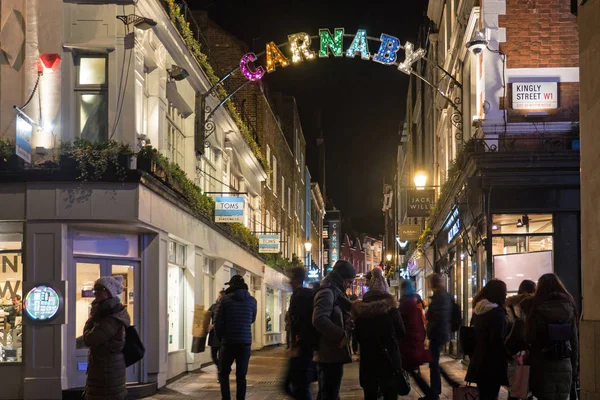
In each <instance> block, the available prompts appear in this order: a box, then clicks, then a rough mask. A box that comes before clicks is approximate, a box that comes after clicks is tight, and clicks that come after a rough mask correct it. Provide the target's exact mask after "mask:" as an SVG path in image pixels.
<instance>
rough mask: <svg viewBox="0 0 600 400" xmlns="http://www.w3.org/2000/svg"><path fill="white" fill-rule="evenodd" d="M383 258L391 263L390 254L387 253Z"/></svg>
mask: <svg viewBox="0 0 600 400" xmlns="http://www.w3.org/2000/svg"><path fill="white" fill-rule="evenodd" d="M385 258H386V259H387V260H388V262H390V261H392V255H391V254H390V253H388V254H387V256H385Z"/></svg>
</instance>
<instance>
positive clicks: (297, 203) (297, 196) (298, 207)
mask: <svg viewBox="0 0 600 400" xmlns="http://www.w3.org/2000/svg"><path fill="white" fill-rule="evenodd" d="M294 212H295V213H296V217H298V216H299V215H300V190H299V189H298V188H296V207H294Z"/></svg>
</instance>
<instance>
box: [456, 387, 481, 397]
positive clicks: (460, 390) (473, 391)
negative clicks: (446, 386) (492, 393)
mask: <svg viewBox="0 0 600 400" xmlns="http://www.w3.org/2000/svg"><path fill="white" fill-rule="evenodd" d="M477 398H478V395H477V388H476V387H475V386H459V387H455V388H452V400H477Z"/></svg>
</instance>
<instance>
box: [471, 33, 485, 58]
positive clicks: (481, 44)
mask: <svg viewBox="0 0 600 400" xmlns="http://www.w3.org/2000/svg"><path fill="white" fill-rule="evenodd" d="M488 44H489V40H487V39H486V38H485V34H484V32H483V31H476V32H475V34H474V35H473V38H472V39H471V40H469V41H468V42H467V44H466V46H467V49H468V50H469V51H470V52H472V53H473V54H474V55H476V56H478V55H479V54H481V53H482V52H483V50H485V49H486V48H487V46H488Z"/></svg>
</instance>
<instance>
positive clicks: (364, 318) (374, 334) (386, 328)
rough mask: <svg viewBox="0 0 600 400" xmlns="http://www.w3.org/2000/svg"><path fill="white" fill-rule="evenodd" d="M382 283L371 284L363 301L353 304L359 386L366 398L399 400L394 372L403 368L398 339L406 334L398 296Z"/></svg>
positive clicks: (371, 399)
mask: <svg viewBox="0 0 600 400" xmlns="http://www.w3.org/2000/svg"><path fill="white" fill-rule="evenodd" d="M386 287H387V285H384V284H383V283H382V282H379V286H378V285H373V284H370V285H369V288H370V290H369V291H368V292H367V293H366V294H365V295H364V297H363V301H357V302H355V303H354V304H353V305H352V313H353V315H354V323H355V328H354V334H355V337H356V339H357V340H358V344H359V346H360V386H362V388H363V391H364V396H365V400H377V397H378V392H379V391H381V392H382V393H383V398H384V400H396V399H397V398H398V392H397V389H396V385H395V380H394V372H396V371H400V370H401V369H402V358H401V356H400V349H399V347H398V342H399V341H400V339H401V338H402V337H403V336H404V335H405V334H406V331H405V329H404V323H403V322H402V317H401V316H400V311H399V310H398V306H397V303H396V299H395V298H394V297H393V296H392V295H391V294H389V293H387V290H377V289H375V288H382V289H385V288H386Z"/></svg>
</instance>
